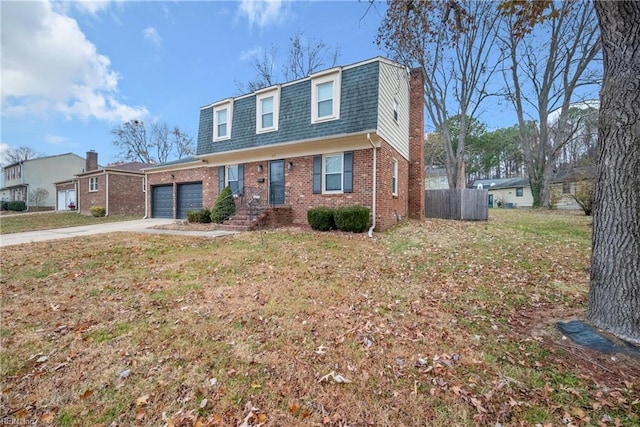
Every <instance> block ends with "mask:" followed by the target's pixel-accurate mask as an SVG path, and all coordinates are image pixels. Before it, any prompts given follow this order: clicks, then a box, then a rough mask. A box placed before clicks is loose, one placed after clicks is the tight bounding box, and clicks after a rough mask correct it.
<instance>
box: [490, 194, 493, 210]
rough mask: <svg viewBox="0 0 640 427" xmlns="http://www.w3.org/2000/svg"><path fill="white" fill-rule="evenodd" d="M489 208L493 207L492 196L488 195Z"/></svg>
mask: <svg viewBox="0 0 640 427" xmlns="http://www.w3.org/2000/svg"><path fill="white" fill-rule="evenodd" d="M489 207H490V208H492V207H493V194H489Z"/></svg>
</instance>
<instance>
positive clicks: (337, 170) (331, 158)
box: [322, 153, 343, 193]
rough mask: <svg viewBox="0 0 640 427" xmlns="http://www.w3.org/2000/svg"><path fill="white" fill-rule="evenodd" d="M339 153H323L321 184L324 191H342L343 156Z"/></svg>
mask: <svg viewBox="0 0 640 427" xmlns="http://www.w3.org/2000/svg"><path fill="white" fill-rule="evenodd" d="M342 157H343V156H342V153H341V154H331V155H325V156H324V159H323V160H324V161H323V165H322V166H323V172H324V177H323V178H324V179H323V186H324V192H325V193H342V172H343V168H342V166H343V162H342V160H343V158H342Z"/></svg>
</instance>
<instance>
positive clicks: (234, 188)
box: [225, 165, 240, 195]
mask: <svg viewBox="0 0 640 427" xmlns="http://www.w3.org/2000/svg"><path fill="white" fill-rule="evenodd" d="M238 172H239V170H238V165H230V166H227V176H226V178H227V180H226V182H225V184H226V185H227V186H228V187H229V188H230V189H231V193H233V194H234V195H235V194H238V193H239V191H240V189H239V185H238V184H239V179H238V177H239V173H238Z"/></svg>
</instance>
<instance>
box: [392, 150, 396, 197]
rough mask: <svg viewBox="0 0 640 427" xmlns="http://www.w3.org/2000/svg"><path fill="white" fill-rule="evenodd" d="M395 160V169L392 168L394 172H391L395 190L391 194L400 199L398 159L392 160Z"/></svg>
mask: <svg viewBox="0 0 640 427" xmlns="http://www.w3.org/2000/svg"><path fill="white" fill-rule="evenodd" d="M392 160H393V167H392V171H391V174H392V175H391V182H392V185H393V188H392V189H391V193H392V195H393V196H394V197H398V159H395V158H394V159H392Z"/></svg>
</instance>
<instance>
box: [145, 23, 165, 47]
mask: <svg viewBox="0 0 640 427" xmlns="http://www.w3.org/2000/svg"><path fill="white" fill-rule="evenodd" d="M142 36H143V37H144V39H145V40H147V41H148V42H150V43H151V44H152V45H154V46H155V47H160V46H161V45H162V37H160V34H158V30H156V29H155V28H154V27H147V28H145V29H144V30H142Z"/></svg>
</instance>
